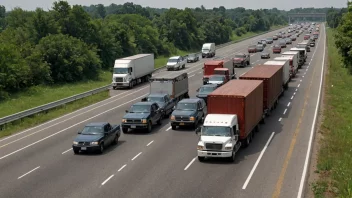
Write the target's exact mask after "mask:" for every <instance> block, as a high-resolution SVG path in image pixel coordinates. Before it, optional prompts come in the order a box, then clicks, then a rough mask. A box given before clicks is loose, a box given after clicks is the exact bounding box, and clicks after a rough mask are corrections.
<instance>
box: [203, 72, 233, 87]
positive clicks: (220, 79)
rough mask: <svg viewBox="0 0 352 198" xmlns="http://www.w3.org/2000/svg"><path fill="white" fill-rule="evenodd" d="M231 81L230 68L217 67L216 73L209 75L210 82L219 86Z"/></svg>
mask: <svg viewBox="0 0 352 198" xmlns="http://www.w3.org/2000/svg"><path fill="white" fill-rule="evenodd" d="M228 81H230V74H229V69H228V68H216V69H214V74H213V75H211V76H209V81H208V84H215V85H217V86H218V87H220V86H221V85H223V84H225V83H227V82H228Z"/></svg>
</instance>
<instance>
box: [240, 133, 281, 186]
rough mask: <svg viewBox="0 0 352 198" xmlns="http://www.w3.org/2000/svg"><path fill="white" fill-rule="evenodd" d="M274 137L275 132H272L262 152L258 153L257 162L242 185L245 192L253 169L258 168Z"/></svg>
mask: <svg viewBox="0 0 352 198" xmlns="http://www.w3.org/2000/svg"><path fill="white" fill-rule="evenodd" d="M274 135H275V132H273V133H272V134H271V136H270V137H269V139H268V141H267V142H266V144H265V146H264V148H263V150H262V152H260V155H259V157H258V159H257V161H256V162H255V164H254V166H253V168H252V170H251V172H250V173H249V175H248V177H247V180H246V182H245V183H244V184H243V187H242V190H245V189H246V188H247V185H248V183H249V181H250V180H251V178H252V176H253V173H254V171H255V169H256V168H257V166H258V164H259V162H260V160H261V159H262V157H263V155H264V153H265V150H266V149H267V148H268V146H269V144H270V142H271V139H273V137H274Z"/></svg>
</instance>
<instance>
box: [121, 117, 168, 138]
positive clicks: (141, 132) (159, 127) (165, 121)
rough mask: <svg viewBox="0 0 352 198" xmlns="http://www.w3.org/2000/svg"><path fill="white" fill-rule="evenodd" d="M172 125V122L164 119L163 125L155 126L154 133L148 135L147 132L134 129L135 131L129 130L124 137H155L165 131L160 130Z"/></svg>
mask: <svg viewBox="0 0 352 198" xmlns="http://www.w3.org/2000/svg"><path fill="white" fill-rule="evenodd" d="M168 125H170V122H169V120H168V118H167V119H163V121H161V125H154V126H153V128H152V132H150V133H148V132H146V130H142V129H133V130H131V129H130V130H129V131H128V133H124V134H123V135H124V136H126V135H153V134H155V133H159V132H162V131H163V130H160V129H162V128H163V127H165V126H168Z"/></svg>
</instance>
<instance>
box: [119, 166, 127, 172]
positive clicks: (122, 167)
mask: <svg viewBox="0 0 352 198" xmlns="http://www.w3.org/2000/svg"><path fill="white" fill-rule="evenodd" d="M126 166H127V164H125V165H123V166H121V168H120V169H119V170H118V171H117V172H120V171H122V169H124V168H125V167H126Z"/></svg>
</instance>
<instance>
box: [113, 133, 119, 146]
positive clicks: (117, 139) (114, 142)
mask: <svg viewBox="0 0 352 198" xmlns="http://www.w3.org/2000/svg"><path fill="white" fill-rule="evenodd" d="M118 142H119V135H116V136H115V139H114V141H113V142H112V144H113V145H116V144H117V143H118Z"/></svg>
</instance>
